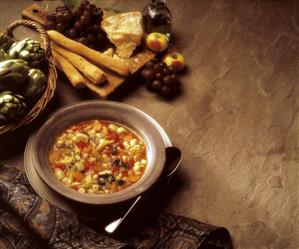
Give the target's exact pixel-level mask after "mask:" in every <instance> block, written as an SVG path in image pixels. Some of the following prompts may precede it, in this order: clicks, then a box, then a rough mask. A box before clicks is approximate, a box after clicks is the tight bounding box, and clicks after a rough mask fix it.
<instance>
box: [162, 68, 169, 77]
mask: <svg viewBox="0 0 299 249" xmlns="http://www.w3.org/2000/svg"><path fill="white" fill-rule="evenodd" d="M162 72H163V73H164V74H166V75H167V74H169V73H170V71H169V70H168V68H167V67H166V68H163V69H162Z"/></svg>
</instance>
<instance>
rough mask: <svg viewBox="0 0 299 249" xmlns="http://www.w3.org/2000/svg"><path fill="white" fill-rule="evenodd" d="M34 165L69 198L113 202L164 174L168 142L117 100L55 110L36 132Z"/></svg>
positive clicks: (145, 117) (137, 192) (137, 112)
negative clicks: (165, 142) (166, 144)
mask: <svg viewBox="0 0 299 249" xmlns="http://www.w3.org/2000/svg"><path fill="white" fill-rule="evenodd" d="M33 153H34V156H33V162H34V163H33V165H34V167H35V170H36V172H37V173H38V175H39V176H40V178H41V179H42V180H43V181H44V182H45V183H46V184H47V185H48V186H49V187H51V188H52V189H53V190H55V191H56V192H58V193H59V194H61V195H63V196H64V197H66V198H69V199H72V200H74V201H79V202H82V203H88V204H112V203H117V202H122V201H126V200H129V199H131V198H134V197H136V196H138V195H140V194H141V193H143V192H145V191H147V190H148V189H149V188H150V187H151V186H152V185H153V184H154V183H155V182H156V181H157V179H158V178H159V177H160V175H161V173H162V170H163V167H164V164H165V145H164V141H163V138H162V136H161V135H160V132H159V131H158V130H157V128H156V126H155V125H154V124H153V121H152V119H151V118H150V117H149V116H148V115H147V114H145V113H144V112H142V111H141V110H139V109H137V108H135V107H132V106H130V105H127V104H123V103H118V102H113V101H83V102H79V103H76V104H72V105H69V106H66V107H63V108H61V109H59V110H57V111H56V112H55V113H53V114H52V115H51V117H50V118H49V119H48V120H47V121H46V122H45V123H44V125H43V126H42V127H41V128H40V129H39V131H38V132H37V134H36V136H35V142H34V145H33Z"/></svg>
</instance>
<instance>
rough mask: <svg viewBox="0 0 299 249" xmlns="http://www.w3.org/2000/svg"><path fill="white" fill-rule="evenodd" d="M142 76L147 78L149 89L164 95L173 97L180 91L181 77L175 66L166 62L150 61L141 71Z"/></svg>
mask: <svg viewBox="0 0 299 249" xmlns="http://www.w3.org/2000/svg"><path fill="white" fill-rule="evenodd" d="M141 77H142V78H143V79H145V82H146V87H147V89H148V90H150V91H153V92H156V93H158V94H160V95H162V96H164V97H168V98H169V97H173V96H175V95H176V94H177V93H178V92H179V88H180V82H179V77H178V75H177V73H176V72H175V70H174V68H173V67H171V66H170V67H168V66H167V65H166V64H165V63H164V62H158V61H155V60H152V61H150V62H148V63H147V64H145V66H144V69H143V70H142V71H141Z"/></svg>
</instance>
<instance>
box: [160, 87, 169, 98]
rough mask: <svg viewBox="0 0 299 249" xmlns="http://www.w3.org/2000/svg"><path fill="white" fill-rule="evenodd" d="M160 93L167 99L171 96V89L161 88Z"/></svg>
mask: <svg viewBox="0 0 299 249" xmlns="http://www.w3.org/2000/svg"><path fill="white" fill-rule="evenodd" d="M160 93H161V94H162V95H163V96H165V97H169V96H170V94H171V89H170V88H169V87H168V86H163V87H162V88H161V92H160Z"/></svg>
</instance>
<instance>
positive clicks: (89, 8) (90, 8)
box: [85, 4, 95, 11]
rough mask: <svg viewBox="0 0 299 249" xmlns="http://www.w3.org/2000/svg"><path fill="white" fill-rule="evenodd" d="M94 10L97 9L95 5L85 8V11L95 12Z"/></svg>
mask: <svg viewBox="0 0 299 249" xmlns="http://www.w3.org/2000/svg"><path fill="white" fill-rule="evenodd" d="M94 8H95V5H94V4H89V5H86V6H85V10H90V11H93V10H94Z"/></svg>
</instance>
